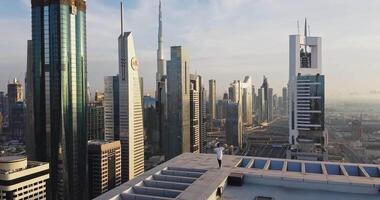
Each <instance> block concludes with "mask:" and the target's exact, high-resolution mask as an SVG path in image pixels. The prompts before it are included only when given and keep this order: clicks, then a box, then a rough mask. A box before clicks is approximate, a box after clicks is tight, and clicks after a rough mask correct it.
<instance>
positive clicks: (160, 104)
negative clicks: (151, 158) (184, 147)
mask: <svg viewBox="0 0 380 200" xmlns="http://www.w3.org/2000/svg"><path fill="white" fill-rule="evenodd" d="M158 12H159V14H158V48H157V72H156V100H157V102H156V110H157V115H158V119H159V122H158V132H159V133H160V135H159V144H160V147H159V148H160V149H161V150H163V149H164V148H163V147H164V146H165V144H164V142H163V138H164V137H165V136H164V135H165V131H166V126H167V76H166V70H165V69H166V61H165V59H164V51H163V39H162V10H161V0H159V8H158Z"/></svg>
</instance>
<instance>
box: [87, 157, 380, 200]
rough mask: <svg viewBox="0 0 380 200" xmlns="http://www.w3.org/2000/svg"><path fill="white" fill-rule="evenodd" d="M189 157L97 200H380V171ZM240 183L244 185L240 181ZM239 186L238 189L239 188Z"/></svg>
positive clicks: (259, 159)
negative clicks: (220, 164) (241, 179)
mask: <svg viewBox="0 0 380 200" xmlns="http://www.w3.org/2000/svg"><path fill="white" fill-rule="evenodd" d="M217 165H218V164H217V162H216V159H215V155H212V154H193V153H185V154H182V155H180V156H177V157H176V158H174V159H172V160H170V161H168V162H165V163H163V164H161V165H159V166H157V167H155V168H153V169H152V170H150V171H147V172H145V173H144V174H143V175H141V176H139V177H137V178H136V179H134V180H132V181H129V182H128V183H126V184H122V185H120V186H119V187H117V188H115V189H113V190H111V191H108V192H107V193H105V194H103V195H101V196H99V197H98V198H96V199H95V200H103V199H115V200H116V199H118V200H124V199H125V200H127V199H135V200H143V199H156V200H168V199H181V200H194V199H197V200H198V199H202V200H216V199H223V200H235V199H236V200H237V199H238V200H321V199H328V200H330V199H331V200H358V199H365V200H378V199H379V197H380V193H379V186H380V173H379V172H380V170H379V168H380V166H379V165H371V164H353V163H334V162H317V161H300V160H287V159H276V158H262V157H242V156H231V155H224V156H223V163H222V167H221V168H220V169H219V168H218V167H217ZM240 177H242V178H243V179H244V181H240ZM236 184H237V185H236Z"/></svg>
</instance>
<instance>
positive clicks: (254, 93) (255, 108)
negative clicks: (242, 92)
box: [252, 85, 257, 120]
mask: <svg viewBox="0 0 380 200" xmlns="http://www.w3.org/2000/svg"><path fill="white" fill-rule="evenodd" d="M252 111H253V114H254V116H255V118H256V111H257V93H256V89H255V86H254V85H252ZM254 120H256V119H254Z"/></svg>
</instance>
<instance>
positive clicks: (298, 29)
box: [297, 20, 300, 35]
mask: <svg viewBox="0 0 380 200" xmlns="http://www.w3.org/2000/svg"><path fill="white" fill-rule="evenodd" d="M297 31H298V35H299V34H300V21H299V20H297Z"/></svg>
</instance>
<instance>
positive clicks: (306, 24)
mask: <svg viewBox="0 0 380 200" xmlns="http://www.w3.org/2000/svg"><path fill="white" fill-rule="evenodd" d="M304 35H305V38H306V37H307V18H305V33H304Z"/></svg>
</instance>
